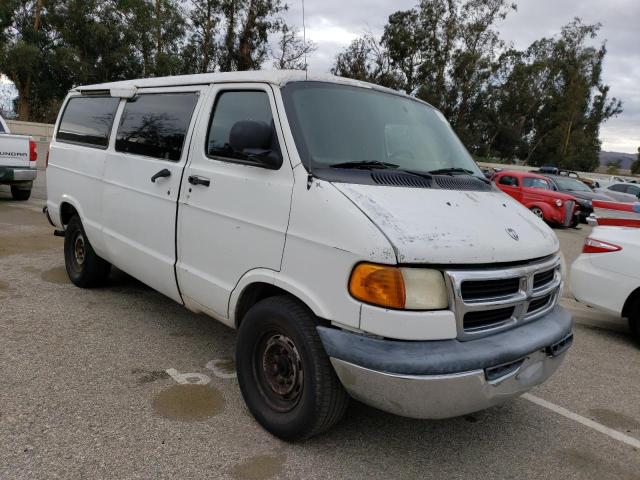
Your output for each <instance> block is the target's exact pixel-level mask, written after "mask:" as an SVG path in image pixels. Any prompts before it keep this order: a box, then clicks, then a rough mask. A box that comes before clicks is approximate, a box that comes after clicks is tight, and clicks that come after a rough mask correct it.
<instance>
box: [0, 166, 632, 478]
mask: <svg viewBox="0 0 640 480" xmlns="http://www.w3.org/2000/svg"><path fill="white" fill-rule="evenodd" d="M41 173H42V172H41ZM43 177H44V175H41V178H40V179H39V181H38V182H39V183H38V184H37V188H36V190H35V191H34V196H33V198H32V200H30V201H29V202H22V203H17V202H12V201H10V195H9V194H8V193H7V192H8V191H7V189H5V188H2V189H0V329H1V330H0V331H1V332H2V333H1V334H0V381H1V385H2V388H0V479H23V478H24V479H32V478H38V479H41V478H74V479H75V478H127V479H128V478H180V479H187V478H229V479H267V478H385V479H388V478H403V479H404V478H427V477H428V478H470V479H474V480H475V479H478V478H483V479H487V478H518V479H521V478H550V477H552V476H553V477H557V478H580V479H585V478H586V479H589V478H593V479H602V478H621V479H638V478H640V450H639V449H638V448H637V446H634V443H633V441H635V442H636V443H635V445H637V444H638V443H637V442H638V441H639V440H640V402H639V401H638V399H640V348H639V347H638V345H636V344H634V342H633V341H632V340H631V338H630V337H629V334H628V332H627V328H626V325H625V324H624V323H623V321H622V320H619V319H616V318H614V317H610V316H607V315H604V314H600V313H598V312H595V311H593V310H589V309H587V308H585V307H583V306H581V305H579V304H577V303H576V302H574V301H573V300H571V299H569V298H565V299H563V303H564V304H565V306H567V307H569V308H570V309H571V311H572V313H573V315H574V320H575V344H574V347H573V348H572V350H571V351H570V353H569V354H568V357H567V359H566V361H565V364H564V365H563V367H562V368H561V369H560V371H559V372H558V373H557V374H556V375H555V376H554V377H553V378H552V379H551V381H550V382H548V383H547V384H545V385H544V386H542V387H540V388H537V389H535V390H534V391H533V392H532V394H533V395H534V396H535V397H534V399H535V398H536V397H537V398H540V399H544V400H546V401H547V402H551V404H553V406H559V407H562V408H564V409H566V410H568V411H570V412H573V413H575V414H578V415H580V416H582V417H584V418H586V419H591V420H593V421H595V422H597V424H596V425H599V426H601V427H608V428H609V429H613V430H615V431H617V432H620V433H622V434H624V435H625V436H626V437H625V438H627V439H631V443H630V442H629V441H627V442H626V443H625V442H624V441H620V440H616V439H614V438H612V437H611V436H608V435H606V434H604V433H602V432H601V431H598V430H596V429H594V428H593V426H588V425H585V424H584V422H583V423H580V422H579V421H576V420H574V419H571V418H567V416H563V415H560V414H558V413H557V412H556V411H553V410H552V409H549V408H545V407H543V406H541V405H539V404H536V403H533V402H532V401H531V400H530V399H528V398H521V399H518V400H517V401H515V402H512V403H510V404H508V405H505V406H501V407H497V408H494V409H491V410H488V411H484V412H480V413H477V414H474V415H469V416H466V417H463V418H457V419H452V420H443V421H416V420H410V419H405V418H400V417H395V416H392V415H389V414H386V413H383V412H380V411H377V410H374V409H372V408H369V407H366V406H364V405H362V404H358V403H355V402H353V403H352V405H351V407H350V409H349V411H348V413H347V416H346V418H345V419H344V421H343V422H342V423H340V424H339V425H338V426H337V427H336V428H334V429H333V430H331V431H330V432H328V433H327V434H325V435H323V436H321V437H318V438H315V439H312V440H311V441H308V442H306V443H302V444H293V445H292V444H287V443H284V442H281V441H279V440H277V439H275V438H273V437H271V436H270V435H269V434H268V433H266V432H265V431H264V430H262V428H260V426H259V425H258V424H257V423H256V422H255V421H254V420H253V418H252V417H251V415H250V414H249V412H248V411H247V409H246V408H245V406H244V403H243V401H242V398H241V395H240V390H239V388H238V384H237V381H236V379H235V378H234V375H233V372H234V367H233V362H232V361H231V358H232V356H233V351H234V343H235V333H234V331H232V330H230V329H228V328H226V327H224V326H223V325H221V324H219V323H217V322H215V321H214V320H211V319H209V318H207V317H205V316H197V315H194V314H192V313H190V312H188V311H187V310H185V309H184V308H182V307H181V306H180V305H178V304H176V303H174V302H172V301H171V300H169V299H168V298H165V297H163V296H162V295H160V294H158V293H156V292H154V291H152V290H151V289H149V288H147V287H146V286H144V285H142V284H140V283H139V282H137V281H135V280H134V279H132V278H131V277H128V276H127V275H125V274H123V273H120V272H114V274H113V276H112V280H111V283H110V285H109V286H108V287H106V288H103V289H98V290H81V289H78V288H75V287H74V286H73V285H71V284H70V283H69V280H68V279H67V276H66V273H65V270H64V262H63V256H62V239H60V238H56V237H54V236H53V235H52V229H51V228H50V227H49V225H48V224H47V222H46V220H45V219H44V217H43V216H42V214H41V213H39V210H40V209H41V206H42V205H43V200H42V198H44V188H43V182H42V181H43ZM589 230H590V228H589V227H583V228H582V229H581V230H557V231H556V232H557V233H558V236H559V237H560V240H561V243H562V249H563V252H564V254H565V257H566V260H567V264H570V263H571V261H572V260H573V259H574V258H575V256H576V255H577V254H578V253H579V251H580V249H581V244H582V241H583V239H584V237H585V236H586V234H587V233H588V231H589ZM605 288H606V286H605ZM565 295H568V292H566V294H565ZM167 370H169V373H167ZM184 373H191V374H193V375H191V376H192V377H193V379H192V380H197V381H198V383H199V384H183V383H180V382H181V381H182V382H184V381H185V380H184V377H185V376H184V375H183V374H184ZM187 400H189V401H187ZM605 430H606V428H605Z"/></svg>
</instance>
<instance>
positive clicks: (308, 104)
mask: <svg viewBox="0 0 640 480" xmlns="http://www.w3.org/2000/svg"><path fill="white" fill-rule="evenodd" d="M282 91H283V97H284V103H285V109H286V111H287V116H288V118H289V122H290V124H291V129H292V131H293V136H294V139H295V142H296V146H297V148H298V152H299V153H300V156H301V158H302V161H303V163H304V164H305V166H307V168H310V169H311V170H313V169H315V168H328V167H334V168H366V169H373V168H393V169H401V170H409V171H414V172H421V173H446V174H472V175H477V176H479V177H482V173H481V172H480V169H479V168H478V167H477V166H476V164H475V162H474V161H473V159H472V158H471V156H470V155H469V153H468V152H467V150H466V149H465V147H464V146H463V145H462V143H461V142H460V140H459V139H458V137H457V136H456V134H455V133H454V132H453V130H452V128H451V127H450V126H449V123H448V122H447V121H446V119H445V118H444V116H443V115H442V114H441V113H440V112H439V111H438V110H436V109H434V108H432V107H430V106H429V105H427V104H425V103H422V102H420V101H417V100H413V99H410V98H407V97H404V96H401V95H396V94H393V93H386V92H382V91H379V90H373V89H368V88H363V87H354V86H349V85H340V84H335V83H326V82H291V83H289V84H287V85H286V86H285V87H284V88H283V89H282Z"/></svg>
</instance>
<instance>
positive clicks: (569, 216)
mask: <svg viewBox="0 0 640 480" xmlns="http://www.w3.org/2000/svg"><path fill="white" fill-rule="evenodd" d="M491 180H492V181H493V182H494V183H495V184H496V186H497V187H498V188H499V189H500V190H502V191H503V192H505V193H507V194H509V195H511V196H512V197H513V198H515V199H516V200H518V201H519V202H520V203H522V204H523V205H524V206H525V207H527V208H528V209H529V210H531V211H532V212H533V213H534V214H535V215H537V216H538V217H540V218H542V219H543V220H544V221H545V222H547V223H551V224H554V225H561V226H563V227H569V226H575V225H577V224H578V210H579V207H578V203H577V201H576V199H575V198H574V197H572V196H571V195H567V194H566V193H560V192H557V191H555V190H554V189H553V186H552V185H551V182H549V180H548V179H546V178H545V177H543V176H542V175H536V174H535V173H529V172H520V171H514V170H503V171H501V172H498V173H496V174H495V175H494V176H493V177H491Z"/></svg>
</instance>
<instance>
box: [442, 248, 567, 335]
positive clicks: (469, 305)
mask: <svg viewBox="0 0 640 480" xmlns="http://www.w3.org/2000/svg"><path fill="white" fill-rule="evenodd" d="M559 268H560V258H559V257H558V256H552V257H550V258H545V259H543V260H540V261H535V262H530V263H527V264H523V265H515V266H513V265H509V266H505V267H502V268H493V269H487V268H486V267H483V268H477V269H474V270H463V269H460V268H453V267H452V269H451V270H446V271H445V272H444V274H445V278H446V279H447V284H448V285H449V287H450V289H451V292H452V298H451V299H452V310H453V311H454V313H455V316H456V322H457V326H458V338H459V339H460V340H471V339H474V338H478V337H480V336H486V335H489V334H492V333H495V332H497V331H501V330H504V329H506V328H510V327H513V326H514V325H516V324H518V323H522V322H527V321H531V320H535V319H536V318H538V317H540V316H542V315H544V314H546V313H547V312H548V311H549V310H551V309H552V308H553V307H554V305H555V304H556V301H557V298H558V291H559V289H560V285H561V283H562V279H561V277H560V275H558V273H557V272H558V269H559Z"/></svg>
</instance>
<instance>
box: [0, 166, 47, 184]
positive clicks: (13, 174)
mask: <svg viewBox="0 0 640 480" xmlns="http://www.w3.org/2000/svg"><path fill="white" fill-rule="evenodd" d="M37 173H38V171H37V170H36V169H35V168H17V167H0V183H5V182H6V183H9V182H31V181H33V180H35V179H36V175H37Z"/></svg>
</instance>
